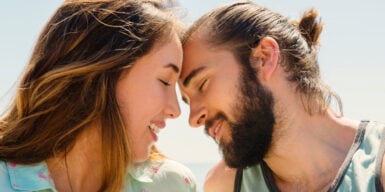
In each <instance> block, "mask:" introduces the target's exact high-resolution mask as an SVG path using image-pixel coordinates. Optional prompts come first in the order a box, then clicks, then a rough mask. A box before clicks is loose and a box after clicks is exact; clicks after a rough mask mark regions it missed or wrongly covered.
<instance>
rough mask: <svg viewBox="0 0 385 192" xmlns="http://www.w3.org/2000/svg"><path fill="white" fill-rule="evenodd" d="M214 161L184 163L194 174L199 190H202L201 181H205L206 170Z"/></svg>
mask: <svg viewBox="0 0 385 192" xmlns="http://www.w3.org/2000/svg"><path fill="white" fill-rule="evenodd" d="M214 164H215V162H212V163H184V165H186V166H187V167H188V168H190V169H191V171H192V172H193V174H194V175H195V178H196V182H197V186H198V189H199V191H200V192H203V183H204V181H205V178H206V175H207V172H208V171H209V170H210V168H211V167H212V166H214Z"/></svg>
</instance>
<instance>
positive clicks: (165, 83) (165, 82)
mask: <svg viewBox="0 0 385 192" xmlns="http://www.w3.org/2000/svg"><path fill="white" fill-rule="evenodd" d="M159 81H160V82H161V83H163V85H165V86H170V85H171V83H169V82H167V81H165V80H162V79H159Z"/></svg>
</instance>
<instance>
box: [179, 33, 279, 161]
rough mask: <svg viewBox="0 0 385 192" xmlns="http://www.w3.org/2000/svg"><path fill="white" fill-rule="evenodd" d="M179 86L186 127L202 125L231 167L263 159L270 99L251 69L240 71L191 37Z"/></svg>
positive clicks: (226, 56)
mask: <svg viewBox="0 0 385 192" xmlns="http://www.w3.org/2000/svg"><path fill="white" fill-rule="evenodd" d="M179 84H180V87H181V91H182V95H183V99H184V101H185V102H186V103H188V104H189V105H190V117H189V122H190V125H191V126H193V127H198V126H202V125H204V126H205V130H206V133H207V134H208V135H210V136H211V137H213V138H214V139H215V141H216V142H217V143H218V144H219V146H220V148H221V149H222V152H223V157H224V160H225V161H226V163H227V164H228V165H229V166H230V167H236V168H243V167H247V166H251V165H255V164H257V163H259V162H260V161H261V160H262V158H263V157H264V156H265V155H266V153H267V151H268V149H269V146H270V143H271V138H272V132H273V126H274V114H273V110H272V108H273V98H272V96H271V93H270V91H269V90H267V89H265V88H264V87H263V86H262V85H261V84H260V83H259V81H258V79H257V78H256V74H255V72H253V70H252V69H251V68H250V67H249V68H248V67H243V66H242V65H241V63H239V61H238V60H237V59H236V58H235V56H234V55H233V54H232V53H231V52H230V51H228V50H225V49H215V48H212V47H209V46H208V45H207V43H206V42H205V41H202V40H201V39H199V38H196V39H190V40H189V41H188V42H187V43H186V45H185V47H184V63H183V66H182V72H181V77H180V80H179Z"/></svg>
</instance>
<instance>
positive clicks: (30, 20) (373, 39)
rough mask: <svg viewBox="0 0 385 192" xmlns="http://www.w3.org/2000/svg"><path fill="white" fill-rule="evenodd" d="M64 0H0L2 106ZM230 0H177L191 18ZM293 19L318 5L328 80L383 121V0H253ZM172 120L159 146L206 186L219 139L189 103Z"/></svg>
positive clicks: (354, 108)
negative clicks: (195, 117) (194, 118)
mask: <svg viewBox="0 0 385 192" xmlns="http://www.w3.org/2000/svg"><path fill="white" fill-rule="evenodd" d="M61 2H62V1H61V0H60V1H59V0H33V1H31V0H12V1H2V2H0V66H1V68H0V111H4V110H5V108H6V106H7V105H8V104H9V100H10V98H11V97H12V96H13V95H14V93H15V86H16V82H17V80H18V79H19V77H20V75H21V72H22V71H23V69H24V68H25V65H26V63H27V61H28V59H29V57H30V55H31V50H32V49H33V45H34V43H35V40H36V38H37V36H38V35H39V33H40V30H41V29H42V27H43V25H44V24H45V22H46V21H47V20H48V19H49V17H50V16H51V15H52V14H53V12H54V11H55V9H56V8H57V7H58V6H59V5H60V3H61ZM229 2H232V1H230V0H222V1H221V0H206V1H197V0H180V1H179V5H180V7H181V8H182V9H181V12H182V13H183V14H184V17H183V20H184V21H185V22H189V23H191V22H192V21H194V20H195V19H197V18H198V17H199V16H200V15H202V14H203V13H204V12H206V11H208V10H210V9H212V8H214V7H217V6H219V5H222V4H225V3H229ZM255 2H257V3H259V4H261V5H264V6H267V7H269V8H271V9H273V10H275V11H278V12H280V13H282V14H284V15H286V16H289V17H290V18H292V19H296V18H298V17H299V16H300V15H301V14H302V13H303V12H304V11H305V10H307V9H309V8H311V7H314V8H316V9H317V10H318V11H319V12H320V14H321V18H322V21H323V22H324V23H325V26H324V31H323V33H322V34H321V42H322V45H321V49H320V55H319V60H320V67H321V74H322V78H323V79H324V81H325V82H326V83H327V84H328V85H330V86H331V87H332V88H333V89H334V90H335V91H336V92H337V93H338V94H339V95H340V97H341V98H342V101H343V104H344V112H345V116H347V117H351V118H353V119H357V120H359V119H371V120H378V121H382V122H385V115H384V114H385V113H384V111H385V61H384V56H385V48H384V45H385V22H384V20H385V11H384V10H385V1H382V0H366V1H362V0H339V1H335V0H334V1H332V0H323V1H320V0H319V1H314V0H306V1H299V0H290V1H273V0H263V1H262V0H261V1H255ZM181 109H182V115H181V116H180V118H178V119H176V120H169V121H168V124H167V128H166V130H164V131H162V132H161V133H160V140H159V142H158V147H159V148H160V150H161V151H162V152H163V153H165V154H166V155H167V156H168V157H170V158H172V159H175V160H177V161H180V162H182V163H185V164H186V165H188V166H189V167H190V168H191V169H192V170H193V172H194V173H195V175H196V177H197V180H198V183H199V185H200V186H201V185H202V183H203V180H204V176H205V174H206V172H207V169H208V168H209V167H210V166H212V165H213V163H215V162H216V161H218V160H219V158H220V155H219V152H218V149H217V146H216V145H215V143H214V142H213V141H212V140H211V139H210V138H208V137H207V136H205V135H204V133H203V130H202V128H196V129H193V128H190V127H189V125H188V123H187V122H188V114H189V108H188V106H186V105H185V104H183V103H182V102H181Z"/></svg>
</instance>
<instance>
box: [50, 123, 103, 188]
mask: <svg viewBox="0 0 385 192" xmlns="http://www.w3.org/2000/svg"><path fill="white" fill-rule="evenodd" d="M101 154H102V153H101V139H100V134H98V131H97V129H96V127H91V128H89V129H86V130H84V131H83V133H81V134H80V135H79V137H78V138H77V140H76V142H75V145H74V146H73V148H72V149H71V150H70V151H69V152H68V153H67V154H65V155H64V156H58V157H53V158H50V159H47V160H46V162H47V165H48V169H49V172H50V175H51V178H52V180H53V182H54V183H55V187H56V189H58V190H59V191H61V192H62V191H63V192H78V191H98V190H99V189H100V187H101V186H100V185H101V183H102V179H103V176H102V173H103V170H102V155H101Z"/></svg>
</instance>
